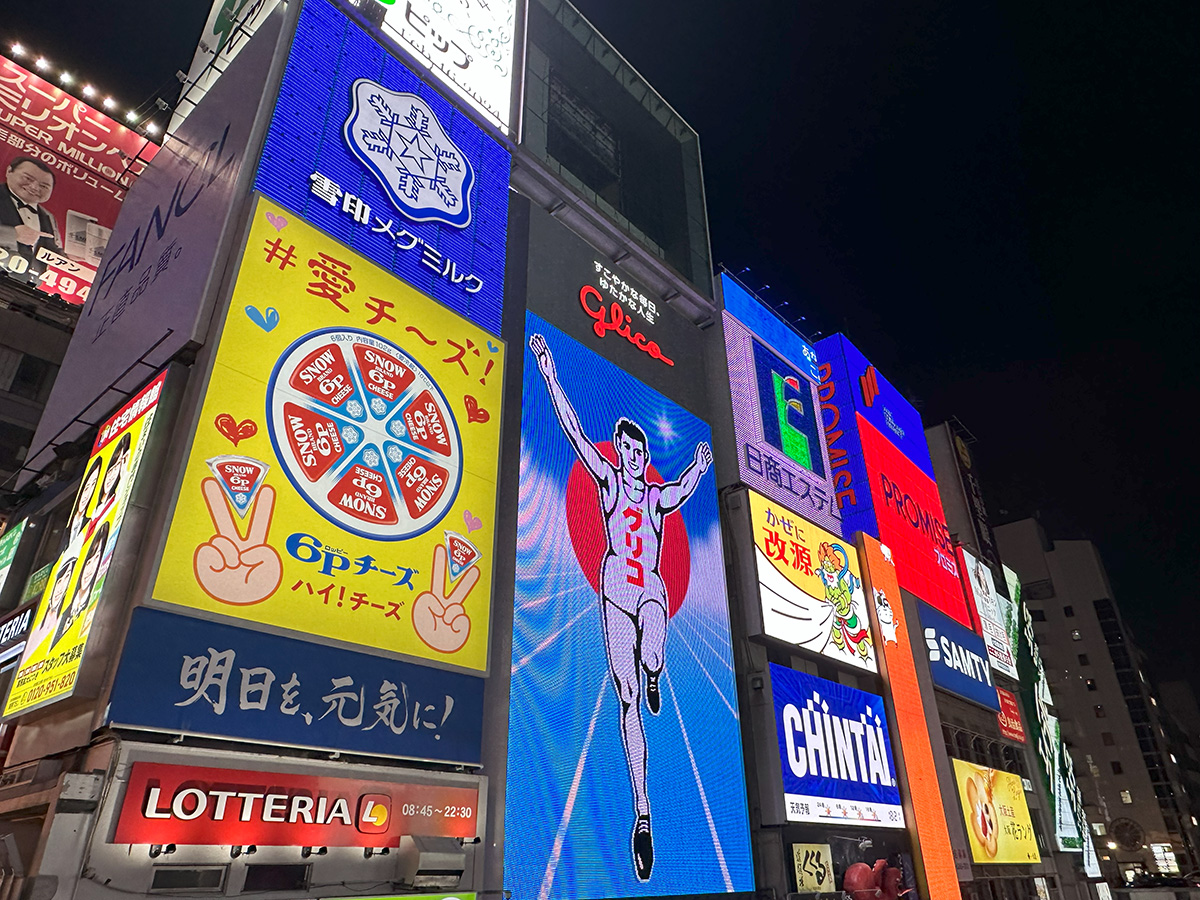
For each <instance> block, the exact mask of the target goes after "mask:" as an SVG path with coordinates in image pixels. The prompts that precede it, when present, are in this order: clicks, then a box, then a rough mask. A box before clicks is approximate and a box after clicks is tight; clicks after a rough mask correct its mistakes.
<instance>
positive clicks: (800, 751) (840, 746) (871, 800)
mask: <svg viewBox="0 0 1200 900" xmlns="http://www.w3.org/2000/svg"><path fill="white" fill-rule="evenodd" d="M771 692H772V696H773V698H774V707H775V726H776V730H777V733H778V738H779V756H780V759H781V761H782V766H781V769H782V774H783V796H784V806H785V809H786V813H787V818H788V821H789V822H822V823H826V824H836V823H839V822H842V823H852V824H854V825H856V826H866V827H878V828H903V827H904V812H903V810H902V809H901V806H900V789H899V787H898V786H897V782H896V766H895V763H894V762H893V757H892V744H891V739H890V738H889V736H888V726H887V715H886V713H885V711H884V706H883V698H882V697H878V696H876V695H875V694H868V693H866V692H865V691H860V690H856V689H855V688H851V687H847V686H845V685H842V684H836V683H835V682H832V681H826V680H825V679H824V678H817V677H816V676H814V675H808V674H806V673H804V672H797V671H795V670H793V669H788V668H785V667H784V666H779V665H776V664H774V663H771Z"/></svg>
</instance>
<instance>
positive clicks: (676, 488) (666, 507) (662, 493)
mask: <svg viewBox="0 0 1200 900" xmlns="http://www.w3.org/2000/svg"><path fill="white" fill-rule="evenodd" d="M711 465H712V448H711V447H709V446H708V444H706V443H704V444H699V445H697V447H696V458H695V459H693V460H692V464H691V465H690V466H688V467H687V468H686V469H685V470H684V472H683V475H682V476H681V477H680V479H679V480H678V481H673V482H671V483H670V484H664V485H663V486H662V487H661V488H660V489H659V494H658V508H659V509H660V510H661V511H662V513H663V515H666V514H667V513H671V512H674V511H675V510H677V509H679V507H681V506H683V504H685V503H686V502H687V500H688V498H689V497H691V496H692V494H693V493H694V492H695V490H696V487H697V485H699V484H700V479H701V478H703V477H704V473H705V472H707V471H708V469H709V467H710V466H711Z"/></svg>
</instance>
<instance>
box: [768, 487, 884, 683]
mask: <svg viewBox="0 0 1200 900" xmlns="http://www.w3.org/2000/svg"><path fill="white" fill-rule="evenodd" d="M747 499H748V502H749V506H750V527H751V530H752V531H753V533H754V561H755V566H756V568H757V571H758V594H759V600H760V601H761V603H762V617H763V631H764V632H765V633H766V634H767V635H768V636H770V637H773V638H778V639H779V640H781V641H787V642H788V643H790V644H795V645H796V646H798V647H803V648H804V649H805V650H809V651H811V652H813V653H819V654H821V655H822V656H826V657H829V658H830V659H833V660H837V661H838V662H842V663H846V664H847V665H850V666H855V667H857V668H860V669H866V670H867V671H868V672H876V671H878V669H879V667H878V665H877V664H876V662H875V643H874V641H873V640H872V638H871V624H870V620H869V618H868V614H867V606H866V597H865V596H864V594H863V583H862V577H861V572H860V571H859V568H858V553H857V552H856V551H855V547H854V544H852V543H849V542H848V541H844V540H842V539H841V538H840V537H838V536H837V535H834V534H830V533H829V532H828V531H826V530H825V529H823V528H818V527H817V526H816V525H813V524H812V523H811V522H807V521H805V520H804V519H802V518H801V517H800V516H798V515H796V514H795V513H793V512H792V511H791V510H788V509H785V508H784V507H782V506H780V505H779V504H777V503H775V502H774V501H772V500H768V499H767V498H766V497H763V496H762V495H760V494H756V493H755V492H754V491H748V492H747Z"/></svg>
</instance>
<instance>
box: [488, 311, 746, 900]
mask: <svg viewBox="0 0 1200 900" xmlns="http://www.w3.org/2000/svg"><path fill="white" fill-rule="evenodd" d="M526 331H527V334H526V337H527V342H526V346H525V355H524V401H523V405H522V412H521V471H520V516H519V520H518V531H517V559H516V591H515V597H514V607H515V609H514V622H513V654H512V694H511V704H510V710H509V745H508V786H507V792H506V801H505V854H504V865H505V872H504V885H505V887H506V888H507V889H510V890H511V891H512V895H513V898H514V900H538V898H544V900H559V898H563V900H565V898H570V900H577V898H580V900H590V898H601V897H647V896H672V895H680V894H701V893H724V892H746V891H752V890H753V888H754V877H753V868H752V864H751V856H750V841H749V831H748V823H747V811H746V791H745V782H744V780H743V776H742V772H743V771H744V769H743V760H742V750H741V738H740V731H739V725H738V707H737V690H736V685H735V681H734V670H733V653H732V646H731V641H730V634H729V609H728V601H727V599H726V592H725V574H724V573H725V566H724V560H723V551H722V544H721V532H720V524H719V517H718V505H717V491H716V480H715V476H714V473H713V471H712V469H711V466H710V465H709V461H710V459H711V456H710V453H709V442H710V440H711V431H710V429H709V427H708V425H707V424H705V423H704V422H703V421H701V420H700V419H697V418H696V417H695V416H693V415H691V414H690V413H688V412H687V411H685V410H684V409H682V408H681V407H679V406H677V405H676V404H674V403H672V402H671V401H669V400H668V399H666V398H665V397H663V396H662V395H661V394H659V393H658V392H656V391H654V390H652V389H651V388H649V387H647V386H646V385H644V384H642V383H641V382H639V381H637V380H636V379H634V378H633V377H632V376H630V375H629V374H627V373H626V372H624V371H623V370H621V369H619V368H618V367H616V366H615V365H613V364H612V363H610V362H608V361H606V360H604V359H602V358H601V357H600V356H598V355H597V354H595V353H594V352H592V351H591V350H589V349H587V348H586V347H585V346H584V345H582V344H580V343H578V342H577V341H575V340H574V339H572V338H570V337H568V336H566V335H565V334H563V333H562V332H561V331H559V330H558V329H556V328H554V327H553V326H551V325H550V324H549V323H547V322H545V321H544V320H542V319H540V318H538V317H537V316H535V315H533V314H532V313H527V315H526ZM601 385H602V386H603V389H602V390H600V389H598V386H601ZM622 422H625V423H626V424H621V425H620V427H618V425H619V423H622ZM614 444H616V446H617V449H614ZM643 450H644V451H647V452H648V454H649V466H648V467H646V466H645V465H644V460H643V458H642V457H641V456H640V455H639V454H640V453H641V452H642V451H643ZM664 482H665V483H664ZM623 733H624V738H625V740H624V741H623ZM626 742H627V743H628V745H629V746H630V747H631V748H632V750H631V753H630V754H629V755H627V754H626V750H625V746H626ZM640 748H644V756H643V754H642V751H641V749H640ZM647 835H648V837H647Z"/></svg>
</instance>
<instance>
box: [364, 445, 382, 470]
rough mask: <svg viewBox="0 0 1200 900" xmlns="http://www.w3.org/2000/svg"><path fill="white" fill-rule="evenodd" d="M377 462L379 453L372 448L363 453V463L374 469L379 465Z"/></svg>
mask: <svg viewBox="0 0 1200 900" xmlns="http://www.w3.org/2000/svg"><path fill="white" fill-rule="evenodd" d="M379 461H380V459H379V452H378V451H377V450H376V449H375V448H374V447H368V448H367V449H366V452H365V453H363V462H365V463H366V464H367V465H368V466H371V467H372V468H374V467H375V466H377V465H379Z"/></svg>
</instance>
